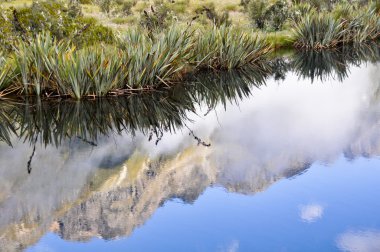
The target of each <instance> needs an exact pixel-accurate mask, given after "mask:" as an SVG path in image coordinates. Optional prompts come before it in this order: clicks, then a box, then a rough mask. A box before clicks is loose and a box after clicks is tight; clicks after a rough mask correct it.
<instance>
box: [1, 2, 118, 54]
mask: <svg viewBox="0 0 380 252" xmlns="http://www.w3.org/2000/svg"><path fill="white" fill-rule="evenodd" d="M0 12H1V13H0V47H1V48H3V49H4V50H11V49H12V47H13V45H14V44H15V42H16V40H17V39H18V38H19V37H21V38H22V39H23V40H24V41H31V40H32V39H33V37H34V36H35V34H38V33H40V32H43V31H49V33H50V34H51V36H52V37H54V38H56V39H57V40H64V39H65V40H67V39H69V40H72V41H73V42H75V44H76V45H77V46H84V45H91V44H94V43H99V42H106V43H110V42H112V41H113V39H114V35H113V32H112V30H111V29H110V28H107V27H104V26H102V25H99V24H97V23H96V21H95V20H94V19H90V18H85V17H83V16H82V12H81V9H80V6H79V5H78V4H76V3H73V4H69V5H68V6H66V5H65V4H63V3H62V2H58V1H46V2H45V1H43V2H37V1H35V2H33V3H32V5H31V6H30V7H28V8H20V9H17V10H16V9H5V10H4V9H0Z"/></svg>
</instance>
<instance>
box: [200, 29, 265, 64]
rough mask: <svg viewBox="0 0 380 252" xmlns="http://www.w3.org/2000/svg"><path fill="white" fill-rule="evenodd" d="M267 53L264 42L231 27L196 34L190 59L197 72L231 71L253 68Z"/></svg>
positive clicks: (257, 37)
mask: <svg viewBox="0 0 380 252" xmlns="http://www.w3.org/2000/svg"><path fill="white" fill-rule="evenodd" d="M270 51H271V49H270V47H269V45H268V44H267V42H266V40H265V39H263V38H260V37H259V36H257V35H256V36H255V35H252V34H251V33H248V32H245V31H242V30H239V29H237V28H235V27H229V26H221V27H220V28H218V27H216V26H214V27H213V29H212V30H206V31H203V32H201V34H199V37H198V40H197V43H196V46H195V50H194V58H195V63H196V64H197V67H199V68H214V69H234V68H241V67H242V66H244V65H247V64H255V63H256V62H259V61H261V60H263V59H264V56H265V55H267V54H268V53H269V52H270Z"/></svg>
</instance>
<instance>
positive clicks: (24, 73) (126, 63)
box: [0, 25, 270, 99]
mask: <svg viewBox="0 0 380 252" xmlns="http://www.w3.org/2000/svg"><path fill="white" fill-rule="evenodd" d="M269 52H270V47H269V46H268V44H267V43H266V41H265V39H263V38H260V37H258V36H254V35H252V34H251V33H248V32H245V31H242V30H236V29H234V28H232V27H226V26H222V27H220V28H218V27H213V29H211V30H203V31H199V30H194V29H192V28H191V27H190V26H176V25H173V26H171V27H169V28H168V29H167V30H165V31H164V32H161V33H157V34H151V33H147V32H145V31H143V30H130V31H128V32H127V33H126V35H124V36H123V37H121V38H119V39H118V43H117V46H114V47H111V46H105V45H95V46H91V47H84V48H81V49H78V48H76V47H75V46H74V45H72V44H70V43H69V42H58V41H56V39H53V38H52V36H51V35H50V34H49V33H40V34H37V35H36V37H35V38H34V39H33V40H32V41H30V42H29V41H28V42H25V41H22V40H19V41H18V42H17V44H16V45H15V50H14V53H11V54H10V55H9V56H8V57H6V58H4V57H1V60H0V66H2V68H1V70H0V71H1V72H0V91H2V90H6V89H7V88H9V87H11V88H12V89H11V90H10V89H8V91H12V92H16V91H17V93H18V94H22V95H27V96H29V95H36V96H46V97H64V96H69V97H72V98H75V99H81V98H82V97H85V96H91V97H101V96H106V95H125V94H130V93H132V92H136V91H145V90H155V89H157V88H160V87H171V86H173V85H175V84H176V83H178V82H180V81H181V80H182V79H183V76H184V75H185V74H186V73H189V72H195V71H197V70H199V69H203V68H212V69H218V70H223V69H226V70H232V69H238V68H242V67H244V66H246V65H259V64H260V62H262V61H264V60H265V56H266V55H267V54H268V53H269ZM4 93H5V91H4ZM8 93H9V92H7V94H8Z"/></svg>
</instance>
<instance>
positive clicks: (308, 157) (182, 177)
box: [0, 53, 380, 251]
mask: <svg viewBox="0 0 380 252" xmlns="http://www.w3.org/2000/svg"><path fill="white" fill-rule="evenodd" d="M334 55H335V54H332V55H330V56H328V57H329V59H331V60H332V61H334V59H335V58H334V57H335V56H334ZM355 55H360V54H358V53H357V54H355ZM297 57H299V55H296V56H295V58H288V59H286V60H285V61H283V63H284V65H286V68H287V70H286V74H285V75H284V78H285V81H283V82H278V81H276V80H275V79H277V77H276V76H279V75H278V74H277V75H276V73H275V71H273V69H271V68H261V69H260V70H258V69H256V70H254V71H252V69H250V70H247V69H246V70H243V71H240V72H234V73H229V74H219V75H210V74H207V73H204V74H200V75H197V76H196V78H195V77H194V79H193V80H191V83H190V84H188V85H183V86H177V87H176V88H174V89H173V90H164V91H162V92H160V93H154V94H144V95H135V96H132V97H129V98H128V99H104V100H102V101H101V102H97V101H86V102H72V101H61V102H55V103H52V102H46V101H37V102H34V101H27V102H25V103H23V104H21V105H20V104H19V102H17V103H16V102H6V103H2V105H1V108H0V119H1V123H0V132H1V134H0V137H1V139H2V141H3V142H2V143H1V144H0V160H1V169H0V212H1V213H2V214H1V215H0V248H4V249H5V251H14V250H23V249H25V248H28V247H29V246H31V245H32V244H34V243H36V242H37V241H38V240H39V239H40V238H41V237H42V236H43V235H44V234H45V233H47V232H55V233H57V234H59V235H60V237H62V238H63V239H65V240H71V241H88V240H90V239H91V238H93V237H101V238H102V239H115V238H118V237H125V236H129V235H131V234H132V232H133V231H134V230H135V229H136V228H137V227H140V226H142V225H143V224H144V223H145V222H146V221H147V220H148V219H149V218H150V217H151V216H152V215H153V214H154V213H155V211H156V210H157V209H158V208H159V207H161V206H162V205H163V204H165V202H167V201H168V200H170V199H181V200H182V201H183V202H185V203H193V202H194V201H195V200H196V199H197V198H198V197H199V196H200V195H201V194H202V193H203V192H204V191H205V189H206V188H208V187H210V186H221V187H223V188H225V189H226V190H228V191H230V192H238V193H241V194H246V195H251V194H256V193H257V192H260V191H263V190H265V189H266V188H268V187H269V186H271V185H272V184H273V183H274V182H276V181H278V180H280V179H282V178H292V177H294V176H299V175H300V174H302V172H304V171H305V170H307V169H308V168H309V167H310V166H311V165H312V164H313V163H315V162H322V163H325V164H328V163H331V162H332V161H333V160H335V159H337V158H338V157H339V156H340V155H341V154H342V153H344V155H345V156H346V157H347V158H348V159H354V158H356V157H359V156H365V157H370V156H378V155H379V154H380V131H379V125H380V124H379V122H380V114H379V111H380V100H379V95H378V94H379V91H378V89H379V88H378V87H379V85H378V84H379V83H378V80H377V79H378V71H379V66H378V65H377V64H368V65H367V66H366V65H363V64H361V65H360V67H355V65H354V62H356V63H357V64H359V63H358V62H361V60H364V61H367V60H369V59H371V58H365V59H360V57H361V56H360V57H359V56H358V58H355V60H346V61H338V62H335V63H334V66H339V65H340V64H345V67H339V68H337V67H334V66H328V67H322V68H321V69H322V70H313V71H311V70H304V69H307V67H306V66H307V65H308V64H306V63H303V64H302V66H300V65H298V64H296V63H295V62H298V60H299V58H297ZM319 57H321V56H320V55H314V56H310V57H309V58H307V57H305V58H307V59H308V60H311V61H312V60H315V62H320V58H319ZM326 57H327V56H323V58H324V59H325V58H326ZM355 57H356V56H355ZM340 59H341V58H340ZM322 62H323V61H322ZM342 62H343V63H342ZM278 63H279V61H277V63H276V64H278ZM283 63H281V64H283ZM326 64H327V63H326ZM312 66H313V64H311V65H310V68H311V67H312ZM348 66H350V71H349V72H348ZM318 67H321V66H320V65H318V66H314V68H318ZM300 69H301V70H300ZM301 71H305V72H306V74H305V75H302V73H301ZM332 72H336V74H339V75H340V76H342V78H337V79H335V80H334V79H331V78H330V77H331V76H332V75H331V73H332ZM343 73H344V74H343ZM300 76H303V77H305V79H301V80H300ZM343 77H344V78H345V79H344V83H343V84H342V83H340V81H342V80H343ZM327 80H328V83H329V85H325V83H326V81H327ZM322 81H324V82H322ZM311 83H314V85H310V84H311ZM322 83H324V84H323V85H322ZM359 84H360V85H359ZM191 132H193V133H194V135H192V134H191ZM189 133H190V135H189ZM194 136H196V137H198V138H199V139H202V141H204V142H207V143H211V146H210V147H206V146H202V145H198V142H197V141H194ZM32 153H34V155H33V157H32V160H31V154H32ZM29 161H31V167H32V168H33V169H32V171H31V173H30V174H28V173H27V172H26V166H27V164H28V162H29ZM323 216H324V207H323V205H321V204H316V203H312V204H309V205H304V206H301V208H300V213H299V217H300V218H301V219H302V220H304V221H306V222H309V223H312V222H318V221H319V220H321V219H323ZM342 244H345V243H344V242H342ZM342 246H343V245H342ZM344 246H346V245H344ZM228 247H232V248H235V249H236V248H239V243H238V242H236V241H234V242H232V243H231V244H230V245H228Z"/></svg>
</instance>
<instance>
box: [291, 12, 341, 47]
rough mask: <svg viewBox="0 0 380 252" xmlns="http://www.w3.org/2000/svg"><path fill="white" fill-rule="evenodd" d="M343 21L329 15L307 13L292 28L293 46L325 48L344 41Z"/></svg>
mask: <svg viewBox="0 0 380 252" xmlns="http://www.w3.org/2000/svg"><path fill="white" fill-rule="evenodd" d="M346 32H347V31H346V29H345V27H344V23H343V22H340V21H337V20H335V19H334V18H333V17H332V16H331V15H324V14H312V15H307V16H306V17H305V18H303V19H302V20H301V21H300V22H299V23H296V24H295V27H294V28H293V36H294V38H295V43H294V46H295V47H297V48H306V49H327V48H333V47H336V46H337V45H338V44H340V43H342V42H344V36H345V33H346Z"/></svg>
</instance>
